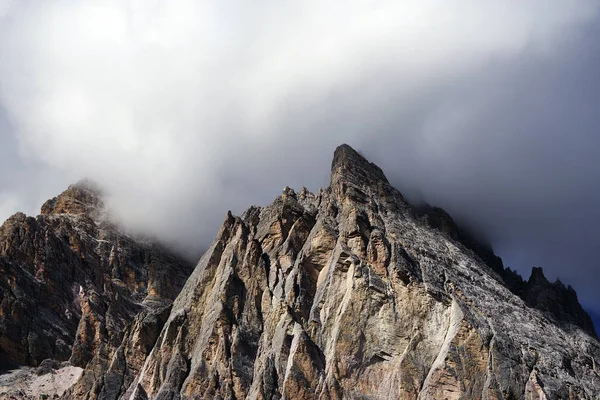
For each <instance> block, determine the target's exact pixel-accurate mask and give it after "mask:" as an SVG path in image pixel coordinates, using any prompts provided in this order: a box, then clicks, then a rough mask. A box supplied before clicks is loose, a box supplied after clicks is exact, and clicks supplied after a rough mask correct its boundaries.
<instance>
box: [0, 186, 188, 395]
mask: <svg viewBox="0 0 600 400" xmlns="http://www.w3.org/2000/svg"><path fill="white" fill-rule="evenodd" d="M105 212H106V210H105V207H104V205H103V203H102V198H101V195H100V194H99V192H98V190H97V189H96V188H94V187H93V185H91V184H90V183H86V182H82V183H79V184H77V185H73V186H71V187H69V189H68V190H66V191H65V192H63V193H62V194H61V195H60V196H58V197H57V198H54V199H52V200H49V201H48V202H46V203H45V204H44V205H43V207H42V214H41V215H39V216H38V217H36V218H33V217H26V216H25V215H24V214H22V213H19V214H16V215H14V216H12V217H11V218H9V219H8V220H7V221H6V222H5V223H4V224H3V225H2V227H0V276H1V278H2V279H0V361H1V363H2V364H3V365H2V366H1V367H4V368H6V367H16V366H27V365H28V366H37V365H39V364H40V363H41V362H42V361H43V360H45V359H49V358H51V359H55V360H59V361H67V360H68V361H70V364H71V365H73V366H74V367H80V368H85V371H84V374H83V376H82V379H81V381H80V382H79V384H78V388H79V389H80V390H81V392H88V391H91V393H94V391H96V388H98V390H101V388H103V387H106V386H107V384H106V382H108V381H110V380H111V379H113V378H111V376H110V374H108V375H105V371H107V370H108V369H109V367H110V365H111V364H110V362H111V359H112V358H114V356H115V354H117V355H119V356H121V357H122V359H123V360H125V361H124V364H127V363H130V364H132V365H131V372H132V373H135V372H136V370H135V365H138V364H141V361H140V360H139V358H141V359H142V360H143V358H145V354H144V352H146V353H147V352H149V351H150V349H151V348H152V346H153V345H154V340H155V339H156V338H157V337H158V334H159V333H160V330H161V328H162V324H164V322H165V321H166V319H167V317H168V315H169V312H170V307H171V304H172V301H173V299H174V298H175V297H176V296H177V294H178V293H179V291H180V289H181V287H182V286H183V284H184V283H185V280H186V279H187V277H188V276H189V274H190V273H191V271H192V269H193V266H192V265H190V264H189V263H187V262H186V261H183V260H181V259H179V258H177V257H176V256H174V255H172V254H170V253H169V252H168V251H167V250H166V249H164V248H162V247H160V246H159V245H157V244H154V243H152V242H150V241H141V240H139V239H135V238H133V237H131V236H129V235H127V234H125V233H123V232H122V231H121V230H119V228H118V227H117V226H115V225H113V224H112V223H111V222H110V221H109V219H108V218H107V216H106V215H105ZM122 343H125V344H124V345H122ZM132 353H134V354H133V355H132ZM130 355H131V357H129V356H130ZM127 365H129V364H127ZM121 375H123V371H121ZM117 389H119V388H117ZM118 392H119V390H117V391H116V393H118Z"/></svg>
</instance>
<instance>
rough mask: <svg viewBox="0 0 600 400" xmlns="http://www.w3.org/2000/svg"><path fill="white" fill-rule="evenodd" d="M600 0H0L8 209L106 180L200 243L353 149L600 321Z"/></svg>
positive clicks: (192, 245) (136, 213)
mask: <svg viewBox="0 0 600 400" xmlns="http://www.w3.org/2000/svg"><path fill="white" fill-rule="evenodd" d="M599 7H600V1H596V0H579V1H577V2H565V1H562V0H555V1H554V0H530V1H527V2H523V1H517V0H507V1H502V2H499V1H486V0H477V1H476V0H461V1H443V2H441V1H437V0H421V1H410V0H409V1H402V2H400V1H387V0H379V1H368V0H360V1H359V0H346V1H331V2H322V1H313V0H306V1H302V2H291V1H281V0H279V1H268V0H260V1H257V2H252V3H248V2H241V1H236V0H232V1H225V2H223V1H210V0H209V1H204V2H196V1H191V0H190V1H187V0H183V1H169V2H163V1H158V0H155V1H144V2H140V1H93V0H91V1H85V2H78V1H72V2H71V1H69V2H66V1H50V0H46V1H41V0H37V1H34V0H23V1H11V0H0V218H2V219H4V218H6V217H8V216H9V215H10V214H12V213H14V212H16V211H17V210H22V211H25V212H27V213H28V214H36V213H37V212H38V209H39V207H40V205H41V204H42V202H43V201H44V200H45V199H47V198H49V197H52V196H54V195H56V194H57V193H59V192H60V191H62V190H63V189H64V188H65V187H66V186H67V185H68V184H70V183H72V182H74V181H77V180H79V179H80V178H82V177H89V178H92V179H95V180H96V181H98V182H99V183H100V184H101V185H103V186H104V187H105V188H106V190H107V192H108V194H109V203H110V205H111V206H112V207H113V208H114V210H115V211H116V214H117V215H118V216H119V218H121V219H122V220H123V221H124V223H125V224H126V225H128V226H130V227H132V228H133V229H138V230H142V231H144V232H148V233H151V234H153V235H156V236H158V237H160V238H161V239H163V240H165V241H168V242H172V243H177V244H178V245H179V246H180V247H181V248H183V249H185V250H187V251H189V252H197V251H198V250H199V249H201V248H203V247H205V246H206V245H207V244H208V243H210V242H211V241H212V239H213V238H214V234H215V232H216V230H217V229H218V226H219V224H220V223H221V221H222V219H223V218H224V215H225V212H226V211H227V209H233V210H234V211H235V212H237V213H241V212H242V211H243V209H245V208H246V207H247V206H249V205H251V204H265V203H268V202H270V201H271V200H272V199H273V198H274V197H275V196H277V195H278V194H279V193H280V191H281V189H282V188H283V187H284V186H285V185H289V186H292V187H297V188H298V187H300V186H302V185H304V186H307V187H308V188H309V189H311V190H318V188H319V187H321V186H326V185H327V183H328V174H329V164H330V161H331V156H332V152H333V149H334V148H335V147H336V146H337V145H338V144H340V143H343V142H346V143H349V144H351V145H352V146H354V147H355V148H356V149H357V150H359V151H361V152H362V153H363V154H364V155H366V156H367V157H368V158H370V159H371V160H372V161H374V162H376V163H377V164H379V165H380V166H381V167H382V168H383V169H384V170H385V171H386V173H387V175H388V177H389V178H390V180H391V181H392V182H393V183H394V184H395V185H396V186H397V187H399V188H400V189H401V190H403V191H404V192H405V193H407V194H409V195H410V196H415V197H416V196H420V197H423V198H425V199H426V200H427V201H429V202H430V203H432V204H436V205H440V206H442V207H444V208H446V209H447V210H448V211H449V212H450V213H451V214H452V215H454V216H455V217H457V218H458V219H459V220H465V221H467V222H468V223H469V224H471V225H473V226H475V227H476V228H477V229H479V230H481V231H482V232H484V233H485V235H486V236H487V237H488V238H489V239H490V241H491V242H492V244H493V245H494V247H495V249H496V252H497V253H498V254H499V255H501V256H502V257H503V258H504V259H505V261H506V264H508V265H510V266H512V267H515V268H517V269H518V270H519V271H520V272H521V273H522V274H523V275H524V276H525V277H526V278H527V277H528V276H529V271H530V269H531V267H532V266H535V265H540V266H543V267H544V269H545V271H546V273H547V275H548V276H549V277H550V278H552V279H554V278H556V277H560V278H561V279H562V280H563V281H564V282H566V283H570V284H572V285H573V286H574V287H575V288H576V289H577V291H578V293H579V297H580V299H581V300H582V302H583V303H584V305H585V306H586V307H587V308H588V309H590V310H592V311H594V312H595V313H596V314H600V299H599V298H598V296H597V294H596V293H597V291H598V289H599V288H600V273H599V272H600V271H599V267H600V266H599V261H598V257H597V255H596V249H597V247H598V239H599V238H600V209H599V208H598V204H600V185H598V182H599V181H600V163H599V162H598V161H597V159H598V151H599V149H600V132H599V131H600V112H599V110H600V72H599V71H600V41H598V40H597V38H598V37H600V14H599Z"/></svg>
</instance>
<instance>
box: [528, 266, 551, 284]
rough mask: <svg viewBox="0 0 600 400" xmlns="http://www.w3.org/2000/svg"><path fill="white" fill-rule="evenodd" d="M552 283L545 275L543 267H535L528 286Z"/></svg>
mask: <svg viewBox="0 0 600 400" xmlns="http://www.w3.org/2000/svg"><path fill="white" fill-rule="evenodd" d="M549 283H550V282H549V281H548V279H547V278H546V275H544V269H543V268H542V267H533V268H532V269H531V276H530V277H529V281H528V284H530V285H546V284H549Z"/></svg>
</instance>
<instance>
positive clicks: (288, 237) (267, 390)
mask: <svg viewBox="0 0 600 400" xmlns="http://www.w3.org/2000/svg"><path fill="white" fill-rule="evenodd" d="M114 360H115V361H114V362H115V364H119V363H120V361H119V357H115V358H114ZM599 362H600V344H599V343H598V342H597V341H596V339H595V338H593V337H592V336H590V335H589V334H587V333H586V332H584V331H583V330H581V329H580V328H578V327H577V326H576V325H572V324H570V323H568V322H564V323H559V322H557V321H556V320H551V319H548V318H547V317H546V316H545V314H544V313H542V312H541V311H540V310H537V309H535V308H532V307H530V306H528V304H527V303H526V302H524V301H523V300H522V299H521V298H519V297H518V296H516V295H515V294H513V293H512V292H511V291H510V290H508V289H507V288H506V286H505V285H504V284H503V279H502V277H501V276H500V275H499V274H498V273H497V272H494V270H493V269H492V267H490V266H488V265H486V263H485V262H483V261H482V257H480V256H478V255H476V254H475V253H474V252H473V251H471V250H469V249H468V248H467V247H465V245H463V244H462V243H460V242H459V241H458V237H454V236H452V235H449V234H447V233H444V232H443V230H440V229H433V228H432V227H431V226H430V224H429V223H428V222H427V221H424V220H423V219H422V218H419V216H418V213H417V212H416V211H415V210H414V209H413V208H412V207H411V206H410V205H408V204H407V203H406V202H405V201H404V199H403V197H402V196H401V195H400V193H398V192H397V191H396V190H395V189H394V188H392V187H391V186H390V185H389V183H388V182H387V180H386V178H385V176H384V174H383V172H382V171H381V170H380V169H379V168H377V167H376V166H374V165H373V164H371V163H369V162H368V161H366V160H365V159H364V158H363V157H361V156H360V155H359V154H358V153H356V152H355V151H354V150H353V149H351V148H350V147H349V146H341V147H340V148H338V149H337V150H336V152H335V155H334V161H333V165H332V176H331V185H330V187H328V188H327V189H325V190H321V191H320V192H319V193H318V194H312V193H310V192H308V191H307V190H306V189H302V190H301V191H300V192H299V193H296V192H294V191H293V190H292V189H289V188H285V189H284V191H283V193H282V195H281V196H280V197H278V198H277V199H275V201H274V202H273V203H272V204H270V205H268V206H265V207H251V208H250V209H248V210H247V211H246V212H245V213H244V214H243V215H242V216H241V217H235V216H233V215H231V214H229V213H228V214H227V216H226V218H225V222H224V223H223V226H222V227H221V230H220V231H219V233H218V236H217V238H216V240H215V242H214V243H213V244H212V246H211V247H210V248H209V250H208V251H207V252H206V253H205V254H204V256H203V257H202V259H201V260H200V262H199V263H198V265H197V266H196V269H195V270H194V272H193V273H192V275H191V276H190V278H189V279H188V281H187V283H186V284H185V286H184V288H183V289H182V291H181V293H180V294H179V296H178V297H177V299H176V300H175V302H174V303H173V307H172V309H171V311H170V315H169V316H168V319H167V322H166V323H165V324H164V327H163V328H162V331H161V332H160V334H159V336H158V339H157V340H156V344H155V345H154V346H153V348H152V349H151V350H150V351H149V354H148V356H147V357H146V359H145V361H144V362H143V365H142V366H141V368H139V373H137V374H136V376H135V378H134V379H133V381H132V382H131V384H130V385H129V386H128V387H127V388H126V390H124V391H123V392H120V393H118V394H117V393H116V392H115V393H113V394H112V395H111V396H105V397H103V398H124V399H179V398H197V399H203V398H227V399H233V398H249V399H257V398H258V399H283V398H287V399H295V398H302V399H317V398H318V399H330V398H338V399H341V398H373V399H383V398H385V399H389V398H394V399H395V398H400V399H417V398H422V399H471V398H472V399H512V398H517V399H518V398H527V399H545V398H569V397H571V398H590V399H591V398H596V397H595V396H597V394H598V392H599V387H600V376H599V374H598V363H599Z"/></svg>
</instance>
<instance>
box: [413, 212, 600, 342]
mask: <svg viewBox="0 0 600 400" xmlns="http://www.w3.org/2000/svg"><path fill="white" fill-rule="evenodd" d="M415 212H416V214H417V216H418V218H420V219H421V220H422V221H424V222H425V223H426V224H427V225H428V226H430V227H431V228H433V229H437V230H439V231H441V232H443V233H444V234H446V235H448V236H449V237H450V238H452V239H454V240H455V241H457V242H459V243H461V244H462V245H463V246H465V247H466V248H467V249H469V250H471V251H473V253H475V255H476V256H478V257H479V258H480V259H481V260H482V261H483V262H484V263H485V264H486V265H487V266H489V267H490V268H491V269H492V270H493V271H494V272H495V273H496V274H498V276H499V277H500V278H501V279H500V282H502V284H504V286H506V287H507V288H508V289H509V290H510V291H511V292H513V293H514V294H516V295H517V296H519V297H520V298H521V299H523V300H524V301H525V302H526V303H527V304H528V305H529V306H531V307H535V308H537V309H539V310H542V311H544V312H546V313H548V314H549V315H550V316H551V318H553V319H555V320H556V321H558V322H566V323H571V324H574V325H577V326H579V327H580V328H581V329H583V330H584V331H586V332H588V333H589V334H590V335H592V336H593V337H596V338H597V337H598V336H597V333H596V330H595V328H594V323H593V322H592V319H591V318H590V316H589V315H588V314H587V312H586V311H585V310H584V309H583V307H581V304H579V300H578V299H577V293H576V292H575V290H574V289H573V288H572V287H571V286H570V285H569V286H565V285H564V284H563V283H562V282H561V281H560V280H558V279H557V280H556V281H555V282H554V283H551V282H549V281H548V280H547V279H546V277H545V276H544V271H543V269H542V268H540V267H534V268H533V269H532V272H531V276H530V278H529V280H528V281H525V280H523V278H522V277H521V275H519V273H518V272H516V271H514V270H512V269H510V268H509V267H506V268H505V267H504V263H503V262H502V258H500V257H498V256H497V255H496V254H494V251H493V250H492V248H491V246H489V245H488V244H487V243H485V242H482V241H481V240H478V239H476V238H475V237H474V235H472V234H471V233H469V232H468V231H467V230H464V229H462V228H460V227H458V226H457V225H456V223H455V222H454V220H453V219H452V217H451V216H450V215H448V213H447V212H446V211H444V210H443V209H441V208H439V207H432V206H430V205H428V204H420V205H419V206H417V207H415Z"/></svg>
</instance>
